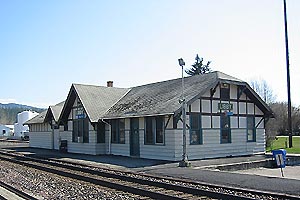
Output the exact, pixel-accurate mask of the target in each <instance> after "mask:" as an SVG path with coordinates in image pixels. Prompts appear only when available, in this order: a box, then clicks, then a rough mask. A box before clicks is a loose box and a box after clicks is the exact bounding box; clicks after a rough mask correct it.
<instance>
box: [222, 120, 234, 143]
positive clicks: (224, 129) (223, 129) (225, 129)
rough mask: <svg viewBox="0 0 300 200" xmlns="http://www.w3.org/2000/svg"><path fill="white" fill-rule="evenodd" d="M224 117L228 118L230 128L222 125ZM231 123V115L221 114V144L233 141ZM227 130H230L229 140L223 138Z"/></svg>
mask: <svg viewBox="0 0 300 200" xmlns="http://www.w3.org/2000/svg"><path fill="white" fill-rule="evenodd" d="M224 117H227V118H228V124H229V127H228V128H223V127H222V124H223V121H222V120H224ZM230 123H231V121H230V116H225V115H224V114H223V115H220V143H221V144H229V143H231V124H230ZM227 130H228V140H227V141H224V140H222V136H223V131H227Z"/></svg>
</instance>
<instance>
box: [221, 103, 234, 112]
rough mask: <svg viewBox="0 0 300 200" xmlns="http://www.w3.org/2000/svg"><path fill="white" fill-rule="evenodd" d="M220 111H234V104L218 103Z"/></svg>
mask: <svg viewBox="0 0 300 200" xmlns="http://www.w3.org/2000/svg"><path fill="white" fill-rule="evenodd" d="M218 109H219V110H232V109H233V104H232V103H218Z"/></svg>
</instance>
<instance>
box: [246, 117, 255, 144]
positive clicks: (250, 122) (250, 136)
mask: <svg viewBox="0 0 300 200" xmlns="http://www.w3.org/2000/svg"><path fill="white" fill-rule="evenodd" d="M247 141H248V142H255V141H256V129H255V117H254V116H248V117H247Z"/></svg>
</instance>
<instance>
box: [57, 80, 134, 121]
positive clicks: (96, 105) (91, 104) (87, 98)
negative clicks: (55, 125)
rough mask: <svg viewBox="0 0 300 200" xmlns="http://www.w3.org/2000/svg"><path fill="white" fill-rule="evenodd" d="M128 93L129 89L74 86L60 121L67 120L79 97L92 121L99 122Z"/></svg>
mask: <svg viewBox="0 0 300 200" xmlns="http://www.w3.org/2000/svg"><path fill="white" fill-rule="evenodd" d="M128 91H129V89H127V88H116V87H103V86H94V85H83V84H72V86H71V89H70V92H69V95H68V98H67V100H66V104H65V106H64V108H63V110H62V114H61V117H60V119H67V117H68V114H69V113H70V111H71V109H72V106H73V104H74V101H75V99H76V96H77V97H78V98H79V99H80V101H81V103H82V105H83V107H84V110H85V112H86V113H87V115H88V117H89V119H90V121H91V122H97V121H98V120H99V119H101V118H103V116H104V114H105V113H106V111H107V110H108V109H109V108H110V107H112V106H113V105H114V104H115V103H116V102H117V101H118V100H119V99H121V98H122V97H123V96H124V95H125V94H126V93H127V92H128Z"/></svg>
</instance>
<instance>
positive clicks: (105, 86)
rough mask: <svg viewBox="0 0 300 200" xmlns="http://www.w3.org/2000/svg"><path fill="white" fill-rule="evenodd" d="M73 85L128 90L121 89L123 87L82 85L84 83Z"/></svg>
mask: <svg viewBox="0 0 300 200" xmlns="http://www.w3.org/2000/svg"><path fill="white" fill-rule="evenodd" d="M72 85H74V86H75V85H78V86H91V87H99V88H115V89H128V88H121V87H107V86H102V85H92V84H82V83H72Z"/></svg>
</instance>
